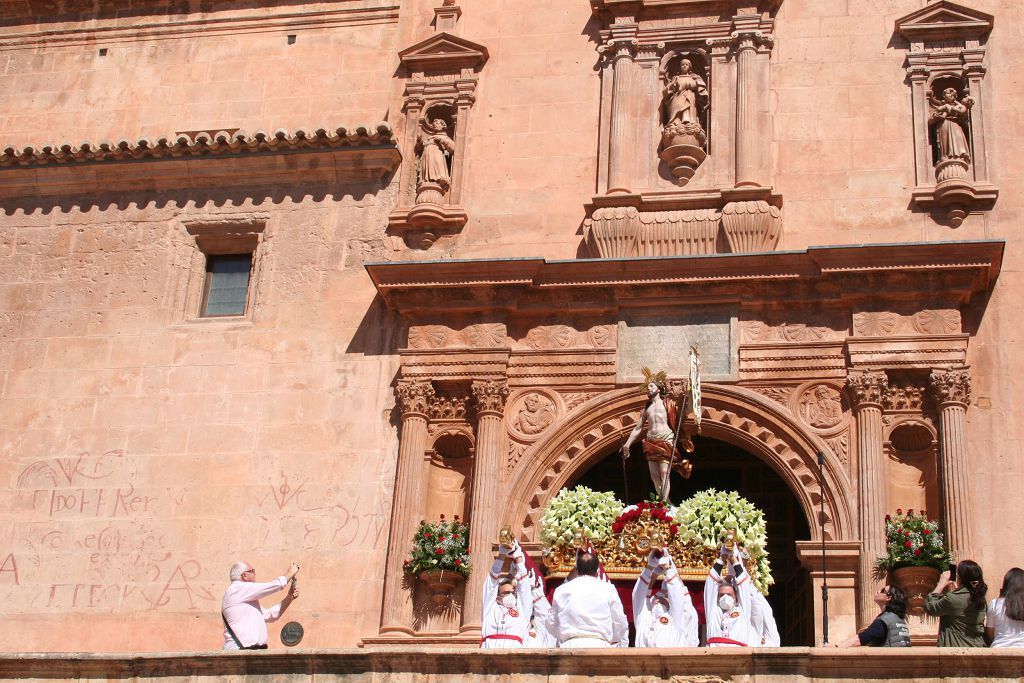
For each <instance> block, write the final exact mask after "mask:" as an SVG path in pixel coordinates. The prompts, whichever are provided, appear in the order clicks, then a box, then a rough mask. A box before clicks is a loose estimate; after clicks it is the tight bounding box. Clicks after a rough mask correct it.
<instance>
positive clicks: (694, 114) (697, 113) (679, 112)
mask: <svg viewBox="0 0 1024 683" xmlns="http://www.w3.org/2000/svg"><path fill="white" fill-rule="evenodd" d="M669 63H671V62H669ZM670 73H671V72H670V71H669V70H668V64H666V66H665V69H664V70H663V71H662V77H663V78H664V79H665V87H664V89H663V90H662V99H661V110H662V125H663V127H662V129H661V148H660V150H659V154H658V156H659V157H661V160H662V161H664V162H665V164H666V165H667V166H668V168H669V170H670V171H671V173H672V175H673V176H674V177H675V178H676V180H677V182H678V183H679V184H680V185H685V184H686V183H687V182H689V181H690V178H692V177H693V174H694V173H696V171H697V167H698V166H700V165H701V163H703V161H704V159H706V158H707V151H706V149H707V139H708V137H707V133H706V132H705V130H704V126H703V125H702V124H701V120H702V118H703V117H705V116H706V114H707V108H708V86H707V82H706V81H705V80H704V77H703V76H701V75H700V74H699V73H697V71H695V70H694V68H693V61H692V60H691V59H688V58H686V57H683V58H682V59H680V60H679V67H678V71H677V72H676V73H675V74H674V75H670Z"/></svg>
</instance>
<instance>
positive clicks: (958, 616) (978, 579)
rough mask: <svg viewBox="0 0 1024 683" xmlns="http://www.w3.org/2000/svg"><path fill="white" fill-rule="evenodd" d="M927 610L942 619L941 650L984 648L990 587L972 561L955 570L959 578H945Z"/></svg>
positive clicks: (928, 600) (926, 602) (929, 597)
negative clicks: (987, 596) (948, 648)
mask: <svg viewBox="0 0 1024 683" xmlns="http://www.w3.org/2000/svg"><path fill="white" fill-rule="evenodd" d="M943 577H944V579H943V580H940V581H939V585H937V586H936V587H935V590H934V591H932V593H931V595H927V596H925V599H924V610H925V612H927V613H928V614H930V615H931V616H933V617H938V618H939V647H985V608H986V604H985V593H986V592H988V586H987V585H985V579H984V577H983V576H982V574H981V567H979V566H978V563H977V562H974V561H973V560H964V561H962V562H961V563H960V564H958V565H957V566H956V578H955V579H954V578H953V577H951V576H949V575H948V574H943Z"/></svg>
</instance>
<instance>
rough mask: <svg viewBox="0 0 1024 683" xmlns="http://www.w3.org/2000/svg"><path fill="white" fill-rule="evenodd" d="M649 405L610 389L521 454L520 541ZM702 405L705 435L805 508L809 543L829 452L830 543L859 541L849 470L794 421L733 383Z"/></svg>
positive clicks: (712, 388) (707, 393) (534, 532)
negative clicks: (749, 458) (750, 462)
mask: <svg viewBox="0 0 1024 683" xmlns="http://www.w3.org/2000/svg"><path fill="white" fill-rule="evenodd" d="M644 401H645V396H644V395H643V394H642V393H640V392H639V391H638V390H637V389H636V388H634V387H630V388H627V389H616V390H613V391H609V392H607V393H605V394H602V395H600V396H597V397H595V398H593V399H591V400H589V401H587V402H586V403H584V404H582V405H580V406H579V407H578V408H577V409H576V410H574V411H573V412H572V413H571V414H570V415H569V416H567V417H566V418H565V419H564V420H562V422H561V423H560V424H558V425H556V426H554V427H553V428H551V429H550V430H549V432H548V434H547V435H546V436H545V437H544V438H542V439H540V440H539V441H538V442H537V443H535V444H533V445H532V446H531V447H530V448H529V449H528V450H527V451H526V452H525V453H524V454H523V456H522V459H521V460H520V464H519V466H518V467H517V468H516V471H515V472H514V473H513V479H512V480H511V481H510V484H511V486H510V493H511V495H510V496H509V498H508V507H507V508H506V510H505V514H504V516H503V521H504V522H505V523H508V524H511V525H512V528H520V529H521V530H522V532H521V533H522V540H524V541H536V540H538V538H539V535H540V528H539V527H540V516H541V514H542V512H543V509H544V506H545V505H546V504H547V502H548V500H549V499H550V498H551V497H552V496H554V494H555V493H557V492H558V491H559V490H560V489H561V488H562V487H563V486H564V485H565V484H566V483H567V482H568V481H569V479H570V478H571V477H572V475H573V474H575V473H577V472H579V471H581V470H583V469H585V468H587V467H589V466H590V465H591V464H593V463H594V462H596V461H597V460H599V459H600V458H601V457H603V456H605V455H606V454H607V452H608V450H609V448H610V447H612V446H617V445H618V444H621V443H623V441H624V440H625V437H626V435H627V434H628V433H629V431H630V430H631V429H632V428H633V426H634V425H635V424H636V419H637V417H638V416H639V414H640V410H641V409H642V408H643V404H644ZM702 404H703V406H702V411H701V415H702V422H701V427H702V430H701V431H702V434H703V435H704V436H708V437H711V438H715V439H719V440H721V441H725V442H727V443H731V444H733V445H736V446H739V447H740V448H743V449H744V450H746V451H748V452H750V453H752V454H754V455H756V456H757V457H759V458H761V459H762V460H764V461H765V462H766V463H767V464H768V465H769V466H770V467H771V468H772V469H774V470H775V471H776V472H777V473H778V474H779V475H780V476H781V477H782V479H783V480H784V481H785V482H786V484H787V486H788V487H789V489H790V490H791V491H792V492H793V494H794V495H795V496H796V498H797V500H798V501H799V502H800V506H801V508H802V509H803V511H804V515H805V516H806V518H807V522H808V526H809V527H810V529H811V538H812V540H821V532H820V529H819V525H818V523H817V520H818V514H819V505H820V501H821V490H820V487H819V485H818V453H819V452H820V453H824V454H825V467H824V475H825V487H826V493H825V506H824V513H825V514H824V517H825V525H824V526H825V538H826V540H853V539H855V538H856V537H857V536H856V526H855V522H854V517H853V508H854V501H853V500H852V497H853V495H854V493H853V486H852V483H851V482H850V479H849V477H848V476H847V474H846V470H845V468H844V467H843V465H842V463H841V462H840V461H839V459H838V458H837V457H836V455H835V454H834V453H833V452H832V451H831V449H830V448H829V447H828V445H827V444H826V443H825V442H824V441H823V440H822V439H821V438H820V437H819V436H817V435H815V434H813V433H811V432H810V431H809V430H808V429H806V428H805V427H804V426H803V425H801V424H800V422H799V420H798V419H797V418H796V416H794V415H793V414H792V413H791V412H790V411H789V410H787V409H786V408H784V407H782V406H781V405H779V404H778V403H775V402H774V401H772V400H770V399H767V398H765V397H763V396H761V395H760V394H757V393H755V392H753V391H750V390H749V389H744V388H742V387H737V386H732V385H709V384H705V385H704V387H703V392H702ZM698 466H699V465H698Z"/></svg>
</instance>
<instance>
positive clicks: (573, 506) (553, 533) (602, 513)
mask: <svg viewBox="0 0 1024 683" xmlns="http://www.w3.org/2000/svg"><path fill="white" fill-rule="evenodd" d="M621 513H622V503H621V502H620V501H619V500H617V499H616V498H615V494H614V493H612V492H611V491H594V490H592V489H590V488H588V487H586V486H577V487H576V488H572V489H562V490H561V491H559V492H558V495H556V496H555V497H554V498H552V499H551V502H549V503H548V506H547V509H545V510H544V516H543V517H541V520H540V538H541V541H543V543H544V544H545V545H548V546H554V545H561V544H569V543H572V541H573V539H574V538H575V537H576V530H577V529H583V533H585V534H586V535H587V538H591V539H594V540H598V539H605V538H608V537H609V536H611V533H612V522H614V521H615V518H616V517H618V516H619V514H621Z"/></svg>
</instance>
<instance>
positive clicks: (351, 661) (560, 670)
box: [0, 647, 1024, 683]
mask: <svg viewBox="0 0 1024 683" xmlns="http://www.w3.org/2000/svg"><path fill="white" fill-rule="evenodd" d="M1022 671H1024V649H997V650H988V649H956V648H950V649H939V648H934V647H914V648H909V649H885V648H856V649H847V650H839V649H835V648H806V647H793V648H778V649H759V650H754V649H750V648H742V649H714V650H709V649H704V648H686V649H669V650H652V649H629V650H620V649H612V648H608V649H602V650H574V651H562V650H499V651H489V652H481V651H479V650H466V649H434V648H422V647H385V648H377V649H348V650H302V649H295V650H287V651H282V650H269V651H263V652H221V651H216V652H208V651H206V652H175V653H124V654H81V653H24V654H5V655H0V681H8V680H24V679H47V680H50V681H62V680H66V681H71V680H81V679H118V680H136V679H146V680H148V681H153V680H154V679H160V678H168V679H169V678H172V677H174V678H179V677H183V676H189V677H191V678H192V680H211V681H212V680H214V679H216V680H217V681H239V683H241V681H243V679H244V680H245V681H253V680H266V681H282V682H283V681H301V680H310V679H313V678H314V677H319V676H331V678H332V680H336V681H345V682H353V683H363V682H364V681H365V682H366V683H371V682H376V681H381V680H385V679H386V680H388V681H389V682H395V683H405V682H406V681H408V682H410V683H412V682H413V681H426V680H429V681H460V682H461V683H469V682H471V681H477V680H479V681H483V680H493V679H494V677H495V676H502V677H512V676H514V677H515V679H516V680H517V681H521V682H524V683H526V682H532V681H538V682H539V681H565V682H566V683H569V682H570V681H572V682H575V681H584V680H599V681H612V680H623V679H624V678H625V677H629V680H631V681H633V682H634V683H644V682H648V681H650V682H653V681H662V680H664V681H673V682H675V683H683V682H686V681H694V682H697V681H700V682H701V683H717V682H718V681H744V682H746V683H766V682H771V683H781V682H782V681H840V680H842V681H881V680H915V681H922V680H926V681H936V682H937V681H942V682H947V681H948V682H951V683H952V682H960V681H976V680H979V679H982V678H983V679H985V680H988V681H996V682H1001V681H1019V680H1020V676H1021V672H1022ZM257 677H258V678H257Z"/></svg>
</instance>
